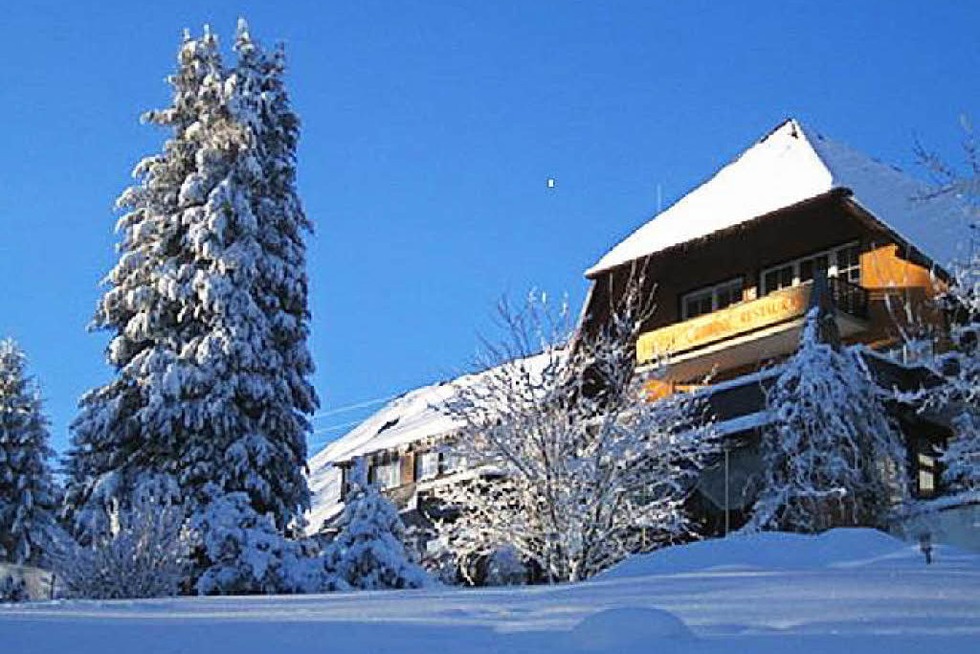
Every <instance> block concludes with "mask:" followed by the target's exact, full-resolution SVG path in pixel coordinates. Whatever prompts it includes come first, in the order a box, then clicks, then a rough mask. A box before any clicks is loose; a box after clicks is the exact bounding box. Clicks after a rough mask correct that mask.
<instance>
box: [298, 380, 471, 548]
mask: <svg viewBox="0 0 980 654" xmlns="http://www.w3.org/2000/svg"><path fill="white" fill-rule="evenodd" d="M481 374H486V373H476V374H470V375H463V376H461V377H459V378H457V379H454V380H452V381H446V382H440V383H437V384H433V385H431V386H423V387H422V388H417V389H415V390H412V391H409V392H407V393H405V394H404V395H402V396H400V397H398V398H396V399H394V400H392V401H391V402H389V403H388V404H386V405H385V406H384V407H382V408H381V409H380V410H379V411H377V412H376V413H375V414H374V415H372V416H370V417H369V418H368V419H367V420H365V421H364V422H362V423H361V424H360V425H358V426H357V427H355V428H354V429H353V430H351V431H350V432H348V433H347V434H345V435H344V436H342V437H341V438H339V439H338V440H336V441H334V442H332V443H330V444H329V445H327V446H326V447H325V448H324V449H323V450H321V451H320V452H319V453H318V454H316V455H315V456H314V457H313V458H311V459H310V461H309V469H310V472H309V484H310V491H311V493H312V495H313V500H312V506H311V509H310V513H309V514H308V515H307V518H308V522H309V530H310V531H311V532H312V533H317V532H321V531H324V530H325V529H327V530H328V529H329V525H330V523H331V522H332V521H333V520H334V519H336V518H337V517H338V516H339V515H340V512H341V511H342V510H343V506H344V504H343V502H344V496H345V494H346V488H347V481H348V479H349V478H350V474H351V469H352V468H353V465H354V462H355V461H356V460H357V459H359V458H361V459H363V460H364V462H365V464H366V467H367V475H368V481H370V482H372V483H374V484H377V485H378V486H379V487H380V488H381V489H382V491H384V492H385V494H386V495H387V496H388V497H389V498H390V499H391V500H392V501H394V502H395V504H396V505H398V507H399V508H400V509H401V511H402V517H403V519H404V520H405V521H406V522H407V523H408V524H410V525H411V524H424V519H423V518H422V517H421V516H420V515H419V511H418V509H419V506H420V504H424V503H425V501H426V499H427V497H428V495H429V491H430V490H431V489H432V488H433V487H435V486H437V485H439V484H443V483H448V482H451V481H453V480H454V479H457V478H458V476H459V475H460V474H461V473H463V472H465V465H464V464H465V462H464V461H460V460H458V459H456V458H454V456H453V455H452V453H451V452H450V451H448V449H447V448H446V447H444V445H445V444H446V443H447V442H448V441H450V440H451V439H452V438H453V436H454V434H455V432H456V431H457V430H458V429H459V427H460V424H459V423H458V422H456V420H454V419H453V418H452V417H450V416H449V415H447V414H446V413H445V412H444V411H443V410H442V407H443V406H444V404H445V403H446V402H447V401H448V400H450V399H451V398H452V397H453V395H454V394H455V392H456V389H457V388H459V387H460V385H463V384H471V383H474V382H476V381H478V380H479V379H480V376H481Z"/></svg>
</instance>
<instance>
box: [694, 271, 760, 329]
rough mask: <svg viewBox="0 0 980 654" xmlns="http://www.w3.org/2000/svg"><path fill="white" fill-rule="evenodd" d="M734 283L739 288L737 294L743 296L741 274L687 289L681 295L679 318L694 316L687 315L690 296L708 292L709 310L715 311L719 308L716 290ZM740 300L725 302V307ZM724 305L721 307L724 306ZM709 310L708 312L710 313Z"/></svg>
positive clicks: (702, 314)
mask: <svg viewBox="0 0 980 654" xmlns="http://www.w3.org/2000/svg"><path fill="white" fill-rule="evenodd" d="M736 284H737V285H738V288H739V295H740V296H742V297H744V288H745V280H744V279H743V278H742V276H741V275H739V276H738V277H732V278H730V279H726V280H725V281H723V282H718V283H717V284H711V285H710V286H702V287H701V288H696V289H694V290H693V291H689V292H687V293H685V294H684V295H682V296H681V320H688V319H690V318H692V317H696V316H690V315H688V311H687V301H688V300H689V299H690V298H692V297H694V296H695V295H707V294H708V293H710V294H711V312H714V311H717V310H718V309H719V307H718V291H720V290H722V289H726V288H729V287H731V286H734V285H736ZM741 301H742V300H741V299H739V300H737V301H735V302H732V303H731V304H726V305H725V307H730V306H733V305H736V304H738V303H739V302H741ZM725 307H722V308H725ZM711 312H709V313H711ZM698 315H699V316H704V315H707V314H704V313H699V314H698Z"/></svg>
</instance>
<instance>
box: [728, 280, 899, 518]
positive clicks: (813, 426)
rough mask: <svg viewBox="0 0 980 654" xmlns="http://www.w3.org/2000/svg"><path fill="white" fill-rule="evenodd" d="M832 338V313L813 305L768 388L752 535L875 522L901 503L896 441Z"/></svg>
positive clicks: (852, 360)
mask: <svg viewBox="0 0 980 654" xmlns="http://www.w3.org/2000/svg"><path fill="white" fill-rule="evenodd" d="M818 292H819V291H818V290H815V291H814V293H818ZM835 335H836V326H835V323H834V318H833V314H832V313H830V312H826V311H824V310H822V309H821V307H819V306H814V307H812V308H811V309H810V310H809V311H808V312H807V315H806V319H805V322H804V325H803V331H802V334H801V337H800V347H799V350H798V351H797V352H796V354H795V355H794V356H793V357H792V358H791V359H790V360H789V361H787V362H786V363H785V364H784V368H783V371H782V372H781V374H780V375H779V377H778V378H777V380H776V382H775V384H774V386H773V387H772V388H771V389H770V390H769V393H768V398H767V399H768V410H769V411H770V412H771V414H772V417H773V423H772V424H771V426H770V427H768V428H767V429H765V430H764V431H763V435H762V442H761V453H762V473H761V480H760V482H761V483H760V489H759V495H758V497H757V499H756V502H755V506H754V507H753V515H752V517H751V518H750V520H749V523H748V524H747V525H746V527H745V529H746V530H747V531H754V530H758V529H782V530H790V531H804V532H816V531H821V530H824V529H828V528H830V527H833V526H838V525H872V526H879V525H881V524H882V523H883V521H884V519H885V518H886V516H887V514H888V512H889V511H890V510H891V509H892V508H893V506H894V504H895V503H896V502H897V501H901V500H902V499H904V497H905V494H906V492H907V483H906V475H905V453H904V449H903V447H902V444H901V440H900V435H899V433H898V432H897V430H896V428H895V425H894V424H893V423H892V421H891V419H890V418H889V417H888V415H887V414H886V413H885V410H884V407H883V405H882V400H881V393H880V391H879V389H878V388H877V386H876V385H875V384H874V382H873V381H872V379H871V376H870V373H869V371H868V369H867V367H866V366H865V364H864V362H863V360H862V359H861V358H860V355H859V354H858V352H857V351H855V350H853V349H846V348H842V347H841V346H840V345H839V343H837V342H835V338H834V336H835Z"/></svg>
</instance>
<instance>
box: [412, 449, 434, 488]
mask: <svg viewBox="0 0 980 654" xmlns="http://www.w3.org/2000/svg"><path fill="white" fill-rule="evenodd" d="M439 459H440V455H439V451H438V450H429V451H428V452H419V453H418V454H417V455H416V461H418V472H417V478H416V480H415V481H425V480H427V479H435V478H436V477H438V476H439Z"/></svg>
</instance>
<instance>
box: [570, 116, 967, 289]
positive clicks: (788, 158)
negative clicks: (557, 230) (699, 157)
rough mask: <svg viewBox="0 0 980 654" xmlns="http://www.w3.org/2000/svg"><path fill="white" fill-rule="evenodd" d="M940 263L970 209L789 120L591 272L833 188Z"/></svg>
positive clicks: (951, 252) (953, 247) (951, 253)
mask: <svg viewBox="0 0 980 654" xmlns="http://www.w3.org/2000/svg"><path fill="white" fill-rule="evenodd" d="M840 188H845V189H850V190H851V191H853V192H854V196H853V198H854V200H855V201H856V202H857V203H858V204H860V205H861V206H863V207H864V208H865V209H867V210H868V211H870V212H871V213H872V214H873V215H875V216H876V217H877V218H878V219H879V220H880V221H881V222H882V223H884V224H885V225H887V226H888V227H889V228H890V229H891V230H892V231H894V232H895V233H897V234H898V235H899V236H901V237H902V238H903V239H904V240H905V241H907V242H909V243H911V244H913V245H915V246H916V247H918V248H919V249H920V250H921V251H922V252H923V253H924V254H925V255H926V256H928V257H930V258H931V259H932V260H933V261H935V262H936V263H938V264H940V265H942V266H946V265H948V264H949V263H950V262H951V261H952V260H953V259H954V258H956V257H957V255H959V254H962V253H960V252H959V251H958V250H957V247H958V244H961V243H962V241H963V235H964V234H966V233H968V232H967V231H965V229H966V224H967V223H968V222H969V213H968V211H967V207H966V205H965V204H964V203H961V202H959V201H958V200H957V199H956V198H954V197H952V196H940V197H934V198H929V199H926V197H925V196H927V195H928V194H929V191H930V189H929V187H928V186H927V185H925V184H923V183H922V182H919V181H917V180H915V179H913V178H912V177H910V176H908V175H906V174H904V173H902V172H901V171H899V170H897V169H896V168H893V167H891V166H887V165H885V164H883V163H881V162H879V161H876V160H874V159H872V158H870V157H868V156H867V155H865V154H863V153H861V152H858V151H857V150H854V149H852V148H850V147H848V146H846V145H843V144H841V143H837V142H835V141H832V140H831V139H828V138H825V137H823V136H821V135H819V134H817V133H816V132H813V131H811V130H809V129H807V128H805V127H804V126H803V125H802V124H800V123H799V122H798V121H796V120H788V121H786V122H785V123H783V124H782V125H780V126H779V127H777V128H776V129H775V130H774V131H773V132H772V133H770V134H769V135H768V136H766V137H765V138H763V139H762V140H761V141H759V142H758V143H756V144H755V145H754V146H752V147H751V148H749V149H748V150H746V151H745V152H744V153H742V154H741V155H740V156H739V157H738V158H736V159H735V160H734V161H733V162H731V163H730V164H728V165H727V166H725V167H724V168H722V169H721V170H720V171H718V173H716V174H715V175H714V176H713V177H712V178H711V179H709V180H708V181H706V182H705V183H704V184H702V185H701V186H699V187H698V188H696V189H695V190H693V191H691V192H690V193H688V194H687V195H685V196H684V197H683V198H681V199H680V200H678V201H677V202H676V203H675V204H674V205H672V206H671V207H669V208H668V209H667V210H666V211H664V212H662V213H660V214H658V215H657V216H655V217H654V218H653V219H652V220H650V221H649V222H648V223H646V224H645V225H643V226H642V227H640V228H639V229H638V230H636V231H635V232H634V233H633V234H631V235H630V236H628V237H627V238H626V239H625V240H623V241H622V242H621V243H619V245H617V246H615V247H614V248H613V249H612V250H610V251H609V252H608V253H606V255H605V256H603V257H602V258H601V259H600V260H599V261H598V262H597V263H596V264H595V265H594V266H593V267H592V268H591V269H589V270H588V271H587V273H586V275H588V276H594V275H596V274H598V273H600V272H602V271H605V270H609V269H610V268H614V267H616V266H618V265H620V264H623V263H626V262H628V261H632V260H634V259H637V258H639V257H642V256H645V255H648V254H653V253H655V252H660V251H661V250H665V249H667V248H670V247H672V246H674V245H678V244H681V243H685V242H687V241H691V240H694V239H698V238H702V237H704V236H708V235H709V234H712V233H714V232H717V231H720V230H723V229H726V228H728V227H732V226H734V225H738V224H741V223H744V222H746V221H749V220H752V219H753V218H757V217H759V216H762V215H765V214H767V213H770V212H772V211H776V210H778V209H782V208H784V207H788V206H791V205H794V204H797V203H799V202H802V201H803V200H807V199H810V198H813V197H816V196H818V195H822V194H824V193H827V192H829V191H831V190H834V189H840Z"/></svg>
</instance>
